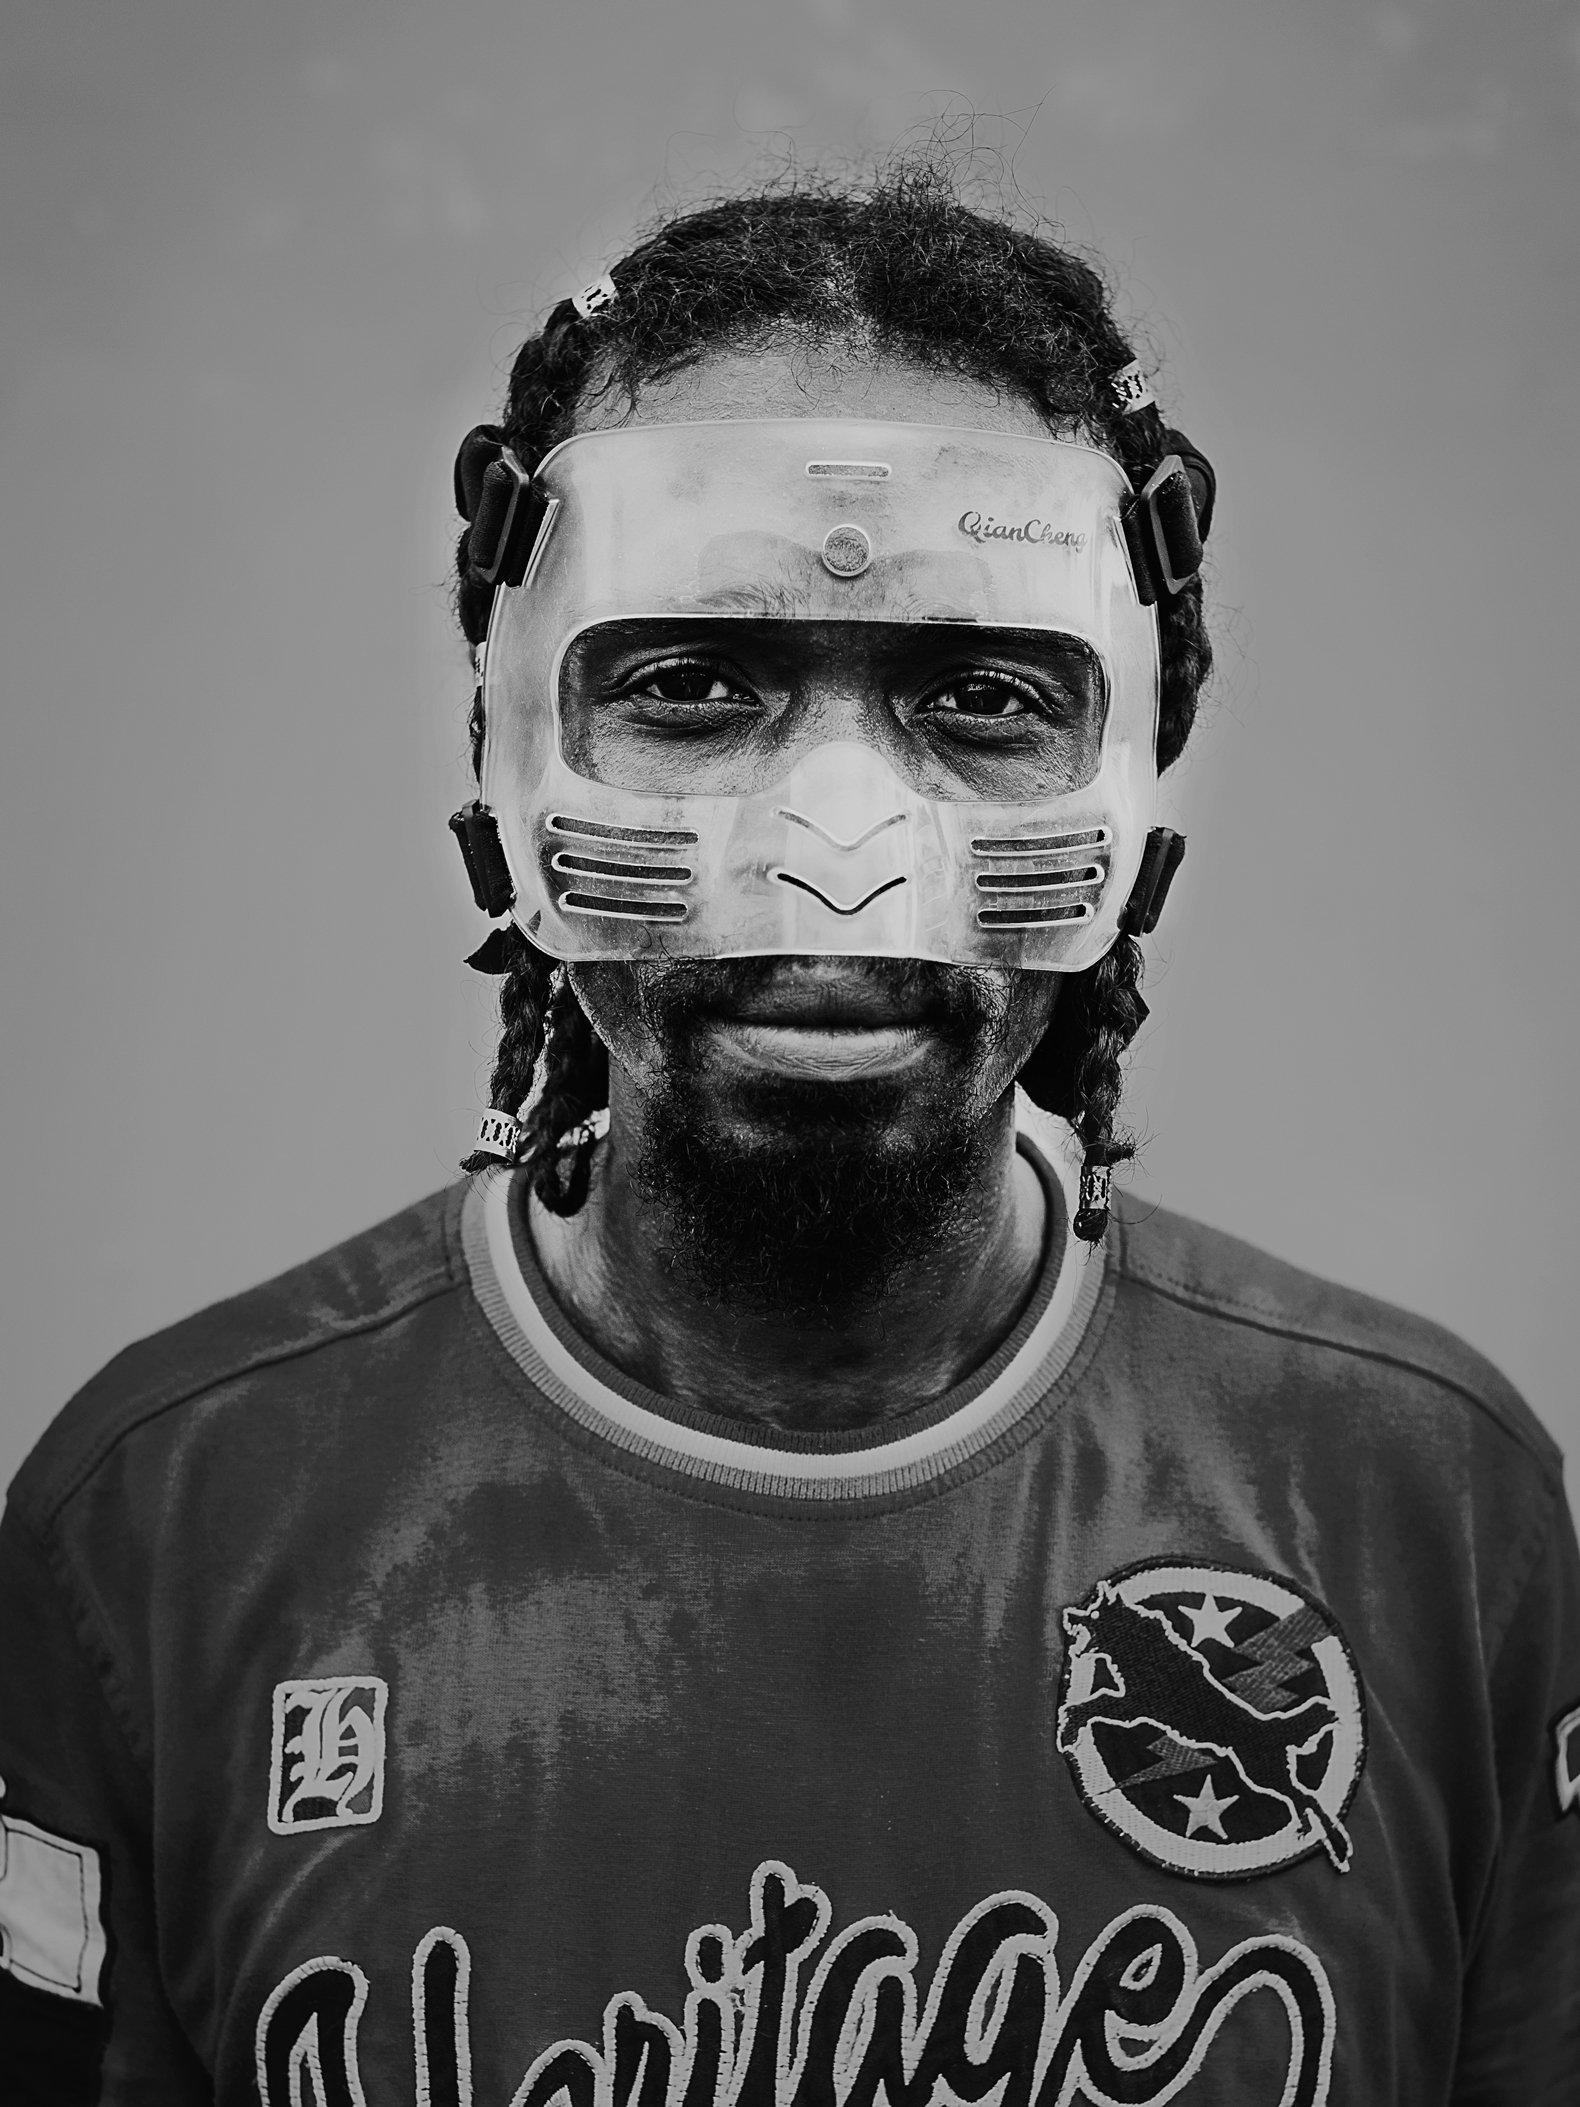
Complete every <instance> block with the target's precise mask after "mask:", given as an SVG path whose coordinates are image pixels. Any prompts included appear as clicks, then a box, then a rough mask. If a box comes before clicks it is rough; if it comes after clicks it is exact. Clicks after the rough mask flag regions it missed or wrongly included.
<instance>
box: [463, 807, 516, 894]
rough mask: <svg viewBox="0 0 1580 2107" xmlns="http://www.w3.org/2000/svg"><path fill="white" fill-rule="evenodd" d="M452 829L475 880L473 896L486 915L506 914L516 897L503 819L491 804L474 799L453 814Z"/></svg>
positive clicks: (468, 873) (470, 876)
mask: <svg viewBox="0 0 1580 2107" xmlns="http://www.w3.org/2000/svg"><path fill="white" fill-rule="evenodd" d="M450 832H451V833H452V834H453V835H454V836H455V838H456V840H457V841H458V842H459V843H460V845H461V860H462V862H463V863H464V864H465V865H466V875H467V877H468V878H470V880H471V881H472V898H473V899H474V900H475V901H476V902H477V904H478V906H479V907H480V908H481V909H482V910H483V912H484V914H486V915H502V914H504V913H505V911H506V909H507V908H508V907H509V906H510V903H511V901H512V900H514V898H515V897H516V884H515V880H514V879H513V878H512V877H511V875H510V865H509V864H508V863H507V862H506V861H505V847H504V843H503V842H502V841H501V840H500V838H499V822H498V821H497V820H496V819H495V817H494V815H493V813H492V812H490V811H489V809H488V807H487V806H486V805H484V804H481V803H480V802H479V801H478V800H477V799H475V798H474V799H473V801H472V802H471V804H469V805H463V806H462V807H461V810H460V811H459V812H452V813H451V815H450Z"/></svg>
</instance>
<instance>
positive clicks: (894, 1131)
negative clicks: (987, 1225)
mask: <svg viewBox="0 0 1580 2107" xmlns="http://www.w3.org/2000/svg"><path fill="white" fill-rule="evenodd" d="M951 1109H952V1111H953V1117H952V1118H951V1117H949V1116H947V1114H946V1112H945V1108H943V1107H941V1106H940V1105H939V1104H938V1103H937V1102H936V1100H935V1099H934V1097H933V1093H930V1092H922V1093H918V1092H917V1091H915V1090H914V1089H908V1088H907V1087H906V1086H905V1085H904V1084H902V1083H900V1082H898V1081H895V1080H891V1079H875V1080H872V1081H868V1082H860V1083H851V1082H841V1083H833V1084H831V1083H818V1082H813V1081H810V1080H805V1079H802V1078H786V1079H783V1080H780V1079H768V1078H764V1079H761V1080H753V1081H752V1082H750V1083H749V1084H745V1083H743V1084H739V1085H737V1086H736V1087H734V1088H732V1089H731V1090H730V1091H729V1092H728V1093H727V1095H726V1096H725V1097H724V1099H723V1101H722V1102H721V1101H720V1099H719V1097H718V1096H717V1095H711V1094H709V1093H706V1092H703V1091H698V1090H692V1089H687V1088H685V1087H684V1086H683V1085H682V1086H678V1087H675V1088H674V1089H672V1090H671V1091H670V1092H668V1093H666V1097H665V1101H664V1102H663V1103H662V1104H660V1105H657V1106H655V1107H654V1108H653V1117H652V1118H651V1120H650V1121H649V1123H648V1129H647V1134H646V1138H645V1145H644V1147H643V1149H642V1151H641V1152H640V1154H639V1155H638V1157H637V1158H636V1160H635V1161H634V1162H633V1164H632V1170H631V1175H632V1177H633V1179H634V1181H635V1183H636V1184H637V1185H638V1187H639V1188H640V1189H641V1190H642V1192H643V1193H644V1194H645V1195H646V1196H647V1197H648V1198H649V1199H651V1200H652V1201H654V1202H655V1203H656V1205H657V1208H658V1211H659V1213H660V1215H661V1218H662V1220H663V1223H664V1225H665V1230H666V1232H667V1234H666V1250H667V1254H668V1257H669V1260H670V1263H671V1264H672V1265H673V1267H674V1268H675V1270H676V1271H678V1272H679V1273H681V1274H682V1275H683V1276H684V1277H685V1279H686V1281H687V1283H688V1285H689V1286H690V1287H691V1288H692V1289H693V1291H695V1292H700V1293H702V1294H703V1295H705V1296H706V1297H707V1298H708V1299H709V1300H711V1301H716V1302H719V1303H734V1304H737V1305H744V1306H750V1307H752V1308H754V1309H757V1310H761V1311H777V1312H781V1313H783V1314H784V1315H786V1316H790V1317H799V1318H803V1319H805V1318H815V1317H817V1316H819V1315H826V1316H828V1317H830V1318H832V1317H835V1316H836V1315H837V1316H840V1317H848V1316H849V1315H850V1314H851V1313H852V1312H853V1311H856V1310H860V1309H868V1308H872V1307H875V1306H876V1305H877V1304H878V1303H880V1302H881V1301H882V1299H883V1297H884V1294H885V1292H886V1291H887V1289H888V1287H889V1284H890V1283H891V1281H892V1280H893V1278H894V1276H895V1274H896V1272H897V1271H898V1270H899V1269H900V1268H901V1267H902V1266H904V1265H906V1264H907V1263H910V1262H914V1261H915V1260H916V1259H917V1258H919V1257H922V1256H924V1255H925V1254H926V1253H927V1252H928V1251H929V1250H932V1249H935V1248H938V1247H940V1246H942V1245H943V1244H945V1243H947V1242H948V1241H949V1240H950V1238H951V1237H952V1236H953V1235H954V1234H955V1233H956V1232H957V1231H958V1229H959V1227H960V1225H961V1222H962V1217H963V1215H964V1213H965V1211H966V1203H967V1199H968V1196H969V1195H970V1194H971V1193H972V1192H973V1190H974V1189H975V1188H977V1187H978V1185H979V1183H980V1181H981V1178H982V1175H983V1172H984V1170H985V1167H986V1164H987V1161H988V1159H989V1157H990V1155H991V1152H992V1148H993V1137H992V1133H991V1128H990V1123H989V1122H987V1121H985V1120H981V1119H977V1120H975V1121H973V1120H971V1119H969V1118H968V1117H966V1116H965V1114H964V1112H963V1109H962V1106H961V1103H960V1100H959V1099H958V1097H957V1098H956V1099H955V1100H954V1102H953V1105H952V1108H951Z"/></svg>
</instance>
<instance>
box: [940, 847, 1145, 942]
mask: <svg viewBox="0 0 1580 2107" xmlns="http://www.w3.org/2000/svg"><path fill="white" fill-rule="evenodd" d="M1112 846H1113V834H1112V832H1111V830H1110V829H1109V828H1107V827H1088V828H1086V829H1085V830H1084V831H1082V832H1079V833H1071V834H1024V835H1005V836H982V835H979V836H977V837H976V838H974V839H973V841H972V843H971V850H972V854H973V855H975V856H978V857H981V858H982V859H983V860H984V861H985V862H986V863H987V865H988V868H987V869H985V870H979V871H978V872H977V874H976V878H975V886H976V890H977V891H978V892H979V893H985V894H986V895H988V901H984V903H983V904H982V905H981V906H979V907H978V909H977V926H978V928H979V929H1040V928H1044V927H1046V926H1047V925H1048V924H1050V923H1057V922H1090V921H1091V920H1092V918H1093V917H1094V916H1095V914H1096V913H1097V903H1098V900H1099V899H1100V898H1101V896H1102V891H1103V887H1104V886H1105V885H1106V884H1107V883H1108V870H1109V854H1110V851H1111V849H1112ZM989 901H990V902H991V903H992V904H988V902H989Z"/></svg>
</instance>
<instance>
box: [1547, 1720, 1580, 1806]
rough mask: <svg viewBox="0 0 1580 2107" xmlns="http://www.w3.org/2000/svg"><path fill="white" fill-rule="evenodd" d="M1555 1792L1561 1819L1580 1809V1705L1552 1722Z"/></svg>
mask: <svg viewBox="0 0 1580 2107" xmlns="http://www.w3.org/2000/svg"><path fill="white" fill-rule="evenodd" d="M1553 1794H1554V1797H1555V1798H1556V1800H1557V1802H1558V1819H1559V1820H1560V1821H1562V1820H1563V1818H1564V1816H1565V1815H1566V1814H1570V1813H1572V1812H1573V1811H1574V1810H1575V1809H1576V1808H1580V1705H1573V1706H1571V1707H1570V1709H1569V1710H1568V1711H1567V1712H1563V1713H1560V1714H1559V1716H1558V1718H1556V1719H1555V1720H1554V1721H1553Z"/></svg>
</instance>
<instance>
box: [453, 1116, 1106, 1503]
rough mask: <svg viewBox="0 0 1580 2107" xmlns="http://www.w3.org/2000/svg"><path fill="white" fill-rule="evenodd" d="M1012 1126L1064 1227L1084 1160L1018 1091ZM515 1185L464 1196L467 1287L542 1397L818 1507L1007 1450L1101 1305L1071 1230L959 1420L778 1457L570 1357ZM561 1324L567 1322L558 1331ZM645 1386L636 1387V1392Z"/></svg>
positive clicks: (707, 1471) (735, 1483)
mask: <svg viewBox="0 0 1580 2107" xmlns="http://www.w3.org/2000/svg"><path fill="white" fill-rule="evenodd" d="M1016 1115H1017V1125H1018V1128H1019V1131H1020V1133H1021V1135H1022V1136H1023V1137H1024V1138H1025V1139H1026V1140H1028V1141H1030V1142H1031V1144H1032V1146H1033V1147H1034V1148H1035V1149H1036V1151H1037V1153H1038V1155H1039V1156H1041V1157H1042V1158H1043V1160H1044V1161H1045V1162H1046V1163H1047V1164H1048V1166H1049V1168H1050V1169H1051V1170H1052V1171H1053V1173H1054V1174H1055V1176H1056V1177H1057V1179H1058V1183H1059V1188H1060V1190H1061V1192H1062V1194H1063V1196H1064V1203H1065V1221H1066V1224H1068V1223H1069V1221H1070V1220H1071V1219H1072V1218H1073V1216H1074V1213H1075V1204H1076V1187H1077V1182H1078V1171H1079V1156H1078V1150H1077V1148H1076V1145H1075V1139H1074V1136H1073V1134H1072V1133H1071V1131H1070V1129H1069V1127H1068V1126H1067V1125H1066V1124H1065V1122H1064V1121H1062V1120H1058V1119H1053V1118H1051V1117H1050V1116H1049V1115H1048V1114H1046V1113H1043V1112H1040V1111H1039V1110H1038V1109H1037V1108H1036V1107H1035V1106H1034V1105H1032V1104H1031V1102H1030V1100H1029V1099H1027V1098H1026V1097H1025V1096H1024V1095H1022V1094H1021V1093H1019V1092H1017V1094H1016ZM512 1182H513V1181H512V1179H511V1177H510V1176H508V1175H506V1174H504V1173H501V1172H492V1173H485V1174H484V1176H482V1177H481V1178H479V1179H478V1180H477V1181H476V1183H475V1184H474V1186H473V1188H472V1190H471V1191H470V1192H469V1193H468V1194H467V1196H466V1201H465V1204H464V1207H463V1211H462V1218H461V1233H462V1241H463V1244H464V1247H465V1251H466V1259H467V1265H468V1267H469V1269H470V1272H471V1276H472V1286H473V1291H474V1292H475V1294H476V1296H477V1299H478V1301H479V1302H480V1303H481V1305H482V1307H483V1310H484V1312H485V1313H486V1315H487V1317H488V1319H489V1321H490V1323H491V1324H492V1325H493V1327H494V1329H495V1331H496V1332H497V1333H498V1334H499V1337H500V1339H501V1341H502V1342H503V1344H504V1345H505V1347H506V1348H507V1350H508V1351H509V1352H510V1354H511V1355H512V1357H513V1358H514V1359H515V1361H516V1362H517V1364H518V1365H519V1366H520V1367H521V1368H522V1370H523V1371H524V1373H525V1374H526V1375H527V1376H528V1377H529V1378H530V1380H531V1381H532V1383H533V1384H534V1386H535V1387H536V1388H537V1389H538V1390H539V1391H541V1392H542V1394H543V1395H544V1396H545V1397H547V1398H548V1399H549V1400H550V1401H551V1402H552V1403H553V1404H555V1405H557V1406H559V1408H560V1409H561V1410H562V1411H564V1412H565V1413H566V1414H567V1415H568V1416H569V1417H570V1418H571V1419H573V1420H575V1421H576V1423H577V1424H578V1425H579V1426H581V1427H583V1428H585V1429H586V1430H587V1431H589V1432H591V1433H594V1434H597V1435H599V1436H600V1437H601V1438H603V1439H604V1440H606V1441H609V1442H610V1443H612V1444H613V1445H614V1446H615V1447H616V1448H619V1449H623V1450H624V1451H626V1452H627V1453H628V1454H632V1455H638V1456H642V1457H644V1458H646V1460H647V1461H649V1462H651V1463H656V1464H659V1465H662V1466H664V1467H666V1468H668V1469H671V1470H677V1471H681V1472H684V1473H686V1474H687V1475H689V1476H692V1477H700V1478H705V1479H707V1480H708V1481H709V1482H710V1483H713V1484H716V1485H727V1486H730V1487H732V1488H733V1489H735V1490H738V1491H742V1492H753V1493H766V1494H772V1495H777V1496H779V1497H781V1498H785V1497H788V1498H801V1499H812V1500H825V1501H826V1500H830V1499H834V1500H849V1499H868V1498H871V1497H872V1496H873V1495H875V1494H881V1493H887V1492H897V1491H900V1490H903V1489H904V1488H906V1487H908V1486H913V1485H919V1484H922V1483H925V1482H926V1481H927V1480H929V1479H932V1478H937V1477H939V1476H941V1475H942V1474H943V1473H945V1472H946V1471H949V1470H952V1469H953V1468H954V1467H955V1466H956V1465H958V1464H960V1463H963V1462H965V1461H966V1460H967V1459H968V1458H969V1457H971V1456H973V1455H976V1454H978V1453H979V1452H980V1451H981V1450H982V1449H984V1448H986V1447H988V1446H989V1445H990V1444H991V1443H993V1442H995V1441H997V1440H998V1438H999V1437H1000V1435H1002V1434H1003V1433H1004V1432H1006V1430H1007V1429H1008V1428H1009V1427H1011V1426H1013V1425H1014V1424H1015V1422H1016V1421H1017V1420H1018V1419H1020V1418H1022V1417H1023V1416H1024V1414H1025V1413H1026V1412H1028V1411H1029V1410H1030V1409H1031V1408H1032V1406H1033V1405H1035V1404H1036V1403H1037V1402H1038V1401H1039V1400H1040V1399H1041V1398H1043V1397H1045V1396H1046V1395H1047V1392H1048V1390H1049V1389H1050V1388H1051V1387H1052V1385H1053V1383H1054V1382H1055V1381H1056V1380H1057V1379H1058V1377H1059V1376H1060V1374H1062V1372H1063V1371H1064V1369H1065V1368H1066V1367H1068V1365H1069V1363H1070V1361H1071V1359H1072V1358H1073V1356H1074V1354H1075V1350H1076V1348H1077V1346H1079V1344H1080V1342H1081V1338H1082V1336H1083V1335H1084V1333H1085V1331H1086V1327H1087V1325H1088V1323H1089V1322H1090V1320H1091V1316H1092V1312H1093V1310H1094V1309H1095V1308H1096V1306H1097V1298H1098V1293H1099V1290H1100V1289H1101V1286H1102V1279H1103V1254H1102V1247H1101V1246H1098V1247H1097V1249H1096V1250H1095V1251H1094V1250H1092V1249H1091V1248H1090V1247H1089V1246H1087V1245H1085V1244H1082V1243H1079V1242H1077V1240H1076V1239H1075V1238H1074V1237H1073V1236H1071V1235H1069V1233H1068V1228H1067V1229H1066V1234H1065V1239H1064V1251H1063V1256H1062V1258H1061V1261H1060V1266H1059V1277H1058V1280H1057V1281H1056V1283H1055V1285H1054V1289H1053V1293H1052V1295H1051V1296H1050V1297H1049V1299H1048V1302H1047V1304H1046V1305H1045V1307H1044V1309H1043V1311H1042V1314H1041V1315H1040V1316H1039V1317H1038V1319H1037V1321H1036V1323H1035V1324H1034V1325H1033V1327H1032V1329H1031V1331H1030V1332H1029V1333H1028V1334H1027V1336H1026V1338H1025V1339H1024V1340H1023V1341H1022V1343H1021V1345H1020V1347H1019V1349H1018V1350H1017V1351H1016V1353H1015V1355H1014V1357H1013V1358H1012V1359H1011V1360H1010V1361H1009V1362H1008V1363H1007V1365H1006V1366H1005V1367H1004V1368H1002V1369H1001V1370H1000V1371H999V1373H998V1374H997V1375H996V1376H995V1377H994V1378H993V1380H992V1381H991V1382H989V1383H987V1384H986V1385H985V1386H984V1387H983V1388H982V1389H981V1390H979V1391H978V1392H977V1393H976V1395H975V1396H974V1397H971V1398H969V1399H968V1400H967V1401H966V1403H964V1404H962V1405H961V1406H960V1407H959V1408H958V1409H957V1410H955V1411H953V1412H950V1413H947V1414H945V1415H944V1416H943V1417H942V1418H939V1419H936V1420H934V1421H933V1422H932V1423H931V1424H930V1425H928V1426H926V1427H923V1428H921V1429H919V1430H918V1431H916V1432H915V1433H911V1434H905V1435H901V1436H899V1437H897V1438H896V1439H893V1440H884V1439H883V1437H882V1429H881V1427H880V1428H877V1429H875V1430H874V1438H873V1440H872V1441H871V1442H870V1443H867V1444H865V1445H863V1446H861V1447H859V1448H842V1449H802V1448H786V1447H780V1446H778V1445H777V1444H775V1443H773V1442H772V1441H765V1440H763V1439H761V1438H759V1439H758V1440H755V1441H743V1440H739V1439H735V1438H732V1437H731V1436H730V1435H729V1434H727V1433H723V1432H721V1431H718V1423H717V1422H715V1424H714V1425H712V1426H699V1425H698V1424H696V1422H695V1419H689V1420H688V1419H679V1418H672V1417H671V1416H670V1415H669V1414H668V1413H667V1412H662V1411H654V1410H653V1409H652V1408H651V1407H649V1406H647V1405H644V1404H642V1403H641V1402H639V1400H638V1398H637V1397H634V1396H631V1395H629V1394H627V1393H626V1392H625V1391H624V1390H617V1389H615V1388H614V1387H612V1386H611V1385H610V1384H609V1383H606V1382H604V1381H603V1380H602V1379H601V1378H600V1377H599V1376H597V1375H596V1374H594V1372H593V1371H592V1369H591V1368H589V1367H588V1366H586V1365H585V1364H584V1362H583V1361H582V1360H581V1358H580V1357H579V1356H578V1355H577V1354H575V1353H573V1352H572V1351H571V1350H570V1348H569V1347H568V1346H567V1345H566V1343H565V1341H564V1340H563V1339H562V1338H561V1336H560V1333H559V1332H558V1331H557V1330H556V1329H555V1327H554V1326H553V1325H551V1324H550V1322H549V1321H548V1319H547V1317H546V1316H545V1315H544V1313H543V1311H542V1310H541V1309H540V1308H539V1307H538V1304H537V1302H536V1300H535V1299H534V1297H533V1294H532V1291H531V1289H530V1288H529V1287H528V1285H527V1282H526V1280H525V1279H524V1278H523V1276H522V1272H521V1268H520V1265H519V1263H518V1261H517V1258H516V1251H515V1244H514V1241H513V1237H512V1232H511V1217H510V1190H511V1185H512ZM561 1321H562V1322H563V1321H564V1320H563V1319H562V1320H561ZM636 1387H637V1386H636V1385H633V1386H632V1388H633V1389H635V1388H636Z"/></svg>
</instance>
